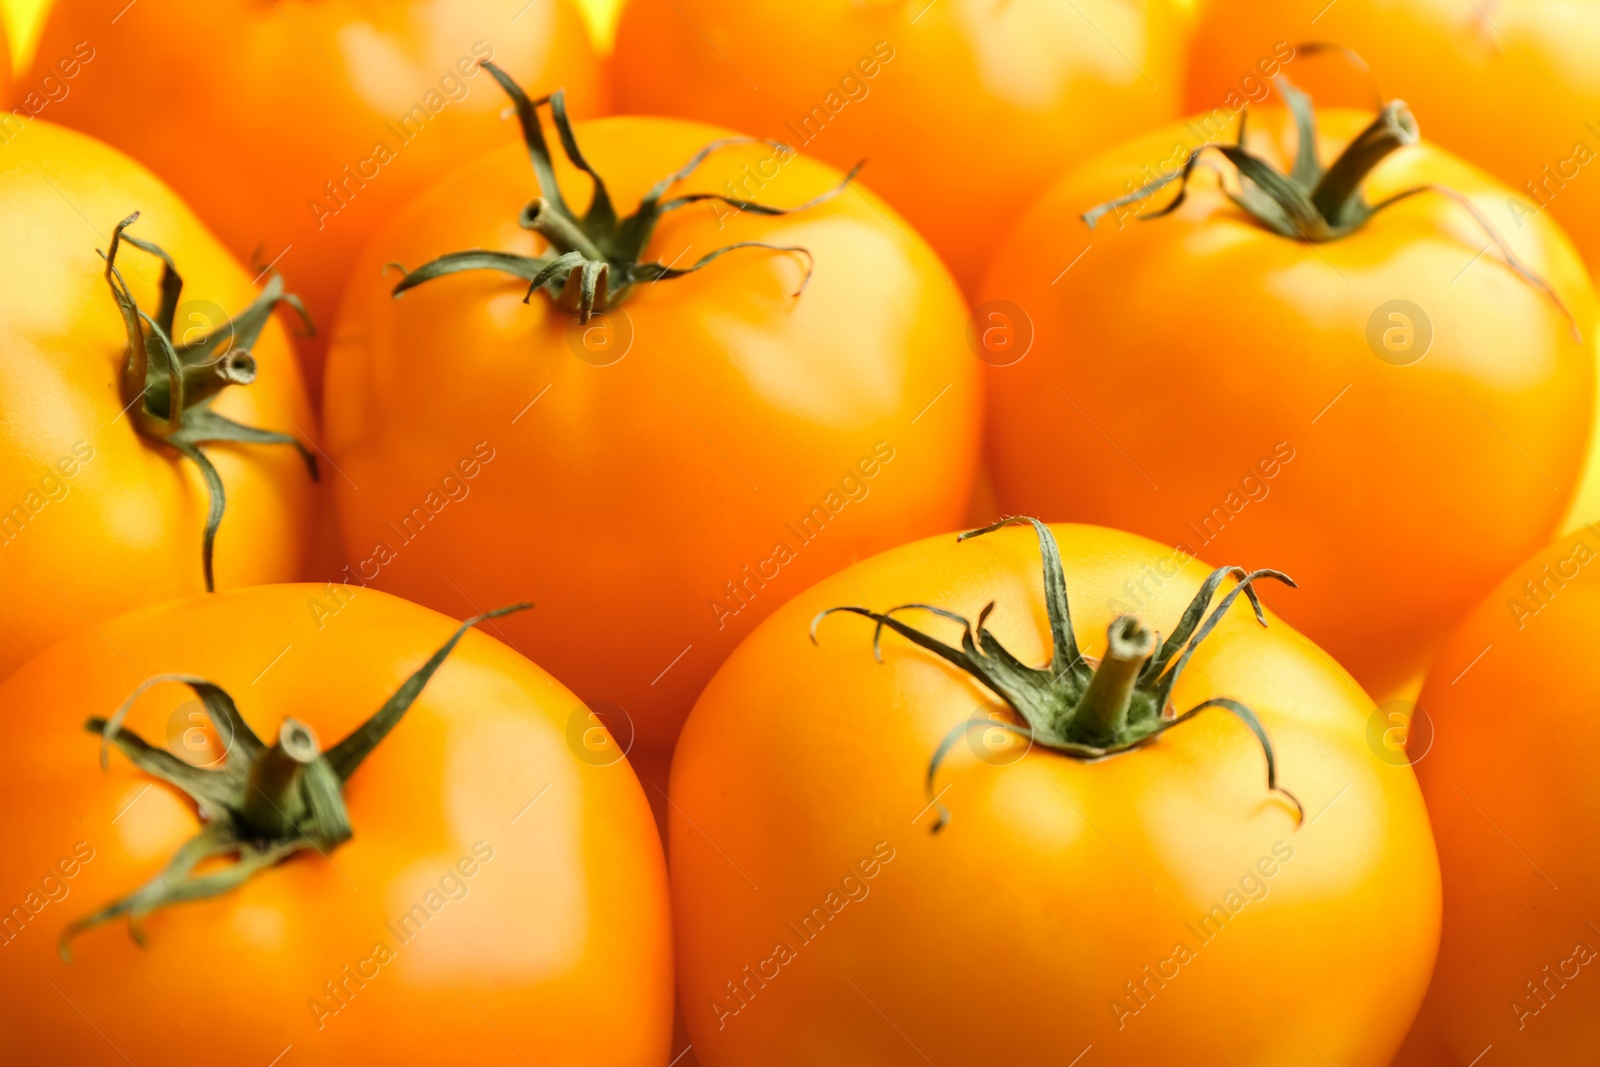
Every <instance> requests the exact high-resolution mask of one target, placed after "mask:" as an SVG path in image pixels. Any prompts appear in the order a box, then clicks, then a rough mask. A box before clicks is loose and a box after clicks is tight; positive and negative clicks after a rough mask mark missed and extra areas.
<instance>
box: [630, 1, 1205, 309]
mask: <svg viewBox="0 0 1600 1067" xmlns="http://www.w3.org/2000/svg"><path fill="white" fill-rule="evenodd" d="M1186 6H1187V5H1185V4H1181V3H1170V2H1168V0H1154V2H1149V3H1144V2H1141V3H1126V2H1124V0H1079V2H1077V3H1072V4H1063V3H1060V2H1059V0H1012V2H1009V3H994V2H992V0H942V2H938V3H930V2H929V0H865V2H863V0H813V2H811V3H806V4H794V3H792V2H788V0H632V2H631V3H629V4H628V5H627V6H626V7H625V8H624V9H623V12H622V20H621V23H620V24H619V26H618V28H617V43H616V54H615V57H614V59H613V62H612V67H611V71H612V78H613V81H614V84H615V94H616V99H617V104H618V106H619V108H621V109H622V110H624V111H629V112H637V113H643V114H655V115H681V116H683V117H685V118H692V119H699V120H701V121H704V122H713V123H716V124H718V125H721V126H728V127H730V128H732V129H736V130H741V131H744V132H746V133H751V134H757V135H760V136H762V137H772V138H776V139H778V140H781V141H784V142H786V143H788V144H790V145H792V146H794V147H795V148H797V149H799V150H800V151H802V152H805V153H807V154H808V155H814V156H816V157H817V158H819V159H822V160H826V161H827V162H829V163H832V164H833V165H834V166H836V167H841V168H843V167H849V166H852V165H854V164H855V163H856V162H857V161H858V160H860V159H863V158H866V159H868V160H869V164H868V167H867V169H866V171H864V177H865V180H866V182H867V185H868V186H869V187H871V188H872V190H873V191H874V192H877V193H879V194H881V195H882V196H883V198H884V199H885V200H887V201H889V203H891V204H893V205H894V206H895V207H896V208H897V209H898V210H899V211H900V212H901V213H902V214H903V215H905V217H906V218H907V219H909V220H910V222H911V224H912V225H913V226H915V227H916V228H917V231H918V232H919V233H921V234H922V235H923V236H924V237H926V238H927V239H928V241H929V243H931V244H932V245H933V247H934V248H936V249H937V250H938V251H939V254H940V255H941V256H942V257H943V258H944V260H945V262H946V263H947V264H948V265H949V268H950V270H951V272H952V274H953V276H954V278H955V279H956V281H957V282H959V283H960V284H961V285H962V286H963V287H964V288H966V290H967V291H968V292H972V291H975V290H976V288H977V285H978V283H979V282H980V281H981V280H982V277H983V270H984V267H985V266H986V265H987V264H988V262H989V258H990V255H991V254H992V253H993V251H994V243H995V240H996V238H997V237H998V235H1000V234H1003V233H1004V232H1006V231H1007V230H1008V229H1009V228H1010V226H1011V225H1012V223H1014V222H1015V221H1016V220H1017V218H1018V217H1019V216H1020V215H1021V214H1022V212H1023V211H1024V210H1026V208H1027V205H1028V204H1029V203H1030V202H1031V201H1032V200H1033V198H1034V197H1035V196H1037V195H1038V194H1039V193H1040V192H1041V191H1042V190H1043V189H1044V188H1045V187H1046V186H1047V185H1048V184H1049V183H1050V181H1051V180H1052V179H1054V178H1055V176H1056V175H1058V174H1059V173H1061V170H1062V169H1063V168H1064V167H1066V166H1068V165H1071V164H1074V163H1077V162H1079V161H1081V160H1083V159H1084V158H1086V157H1087V156H1088V155H1090V154H1092V153H1094V152H1096V151H1098V150H1100V149H1102V148H1105V147H1106V146H1108V145H1111V144H1114V143H1116V142H1117V141H1118V140H1120V139H1121V138H1122V137H1123V136H1125V135H1126V134H1127V133H1128V132H1129V131H1131V130H1138V129H1142V128H1146V127H1148V126H1152V125H1155V124H1156V123H1158V122H1162V121H1164V120H1167V119H1171V118H1175V117H1177V115H1178V114H1179V110H1178V101H1179V94H1180V89H1181V85H1180V83H1181V74H1180V69H1179V68H1180V64H1181V56H1182V53H1183V48H1184V44H1185V41H1186V35H1187V32H1188V23H1187V19H1186V18H1185V17H1184V16H1183V14H1182V13H1181V10H1180V9H1182V8H1184V7H1186Z"/></svg>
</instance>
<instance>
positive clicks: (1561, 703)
mask: <svg viewBox="0 0 1600 1067" xmlns="http://www.w3.org/2000/svg"><path fill="white" fill-rule="evenodd" d="M1597 569H1600V527H1596V526H1590V527H1588V528H1586V529H1584V530H1581V531H1579V532H1578V533H1575V534H1573V535H1571V536H1568V537H1564V538H1561V539H1558V540H1557V541H1556V542H1555V543H1553V544H1551V545H1550V546H1548V547H1546V548H1544V549H1542V550H1540V551H1539V552H1538V553H1536V554H1535V555H1534V556H1533V557H1532V558H1531V559H1529V560H1527V561H1526V562H1524V563H1523V564H1522V565H1520V566H1518V567H1517V568H1516V569H1515V570H1513V571H1511V572H1510V574H1509V575H1508V576H1507V577H1506V578H1505V580H1504V581H1502V582H1501V583H1500V585H1499V586H1498V587H1497V588H1496V589H1495V590H1494V591H1493V592H1491V593H1490V594H1489V595H1488V596H1487V597H1485V598H1484V599H1483V601H1482V603H1481V604H1479V606H1478V607H1477V609H1476V610H1475V611H1473V612H1472V613H1471V615H1469V616H1468V617H1467V619H1466V620H1465V621H1464V622H1463V623H1462V624H1461V627H1460V628H1459V629H1458V630H1457V631H1456V633H1455V636H1454V637H1452V638H1451V640H1450V644H1449V646H1448V647H1447V648H1446V650H1445V651H1444V653H1443V654H1442V655H1441V656H1440V657H1439V661H1438V663H1437V664H1435V665H1434V668H1433V670H1432V672H1431V673H1430V674H1429V676H1428V681H1427V684H1426V685H1425V686H1424V687H1423V689H1422V694H1421V696H1420V697H1418V699H1417V707H1418V709H1419V710H1418V712H1417V713H1416V717H1414V718H1413V720H1412V723H1411V737H1410V745H1409V749H1410V752H1411V756H1412V759H1413V760H1414V761H1415V763H1416V768H1417V776H1418V778H1419V779H1420V780H1421V782H1422V788H1423V795H1424V796H1425V797H1426V798H1427V801H1428V812H1429V815H1430V817H1431V818H1432V820H1433V826H1434V832H1435V834H1436V835H1437V837H1438V841H1439V862H1440V865H1441V866H1442V868H1443V871H1444V876H1445V891H1444V934H1443V940H1442V941H1441V944H1440V951H1439V968H1438V971H1437V972H1436V974H1435V975H1434V980H1433V987H1432V989H1431V990H1430V991H1429V994H1428V1002H1429V1008H1430V1013H1431V1014H1432V1016H1433V1018H1434V1019H1435V1020H1436V1026H1437V1029H1438V1030H1439V1031H1440V1032H1441V1033H1442V1034H1443V1036H1444V1038H1445V1041H1446V1043H1447V1044H1448V1045H1449V1048H1450V1051H1451V1053H1452V1054H1453V1056H1454V1058H1455V1062H1457V1063H1463V1064H1464V1063H1469V1062H1471V1060H1472V1059H1473V1057H1475V1056H1479V1055H1481V1054H1482V1053H1483V1051H1484V1049H1485V1048H1486V1047H1488V1046H1490V1045H1493V1047H1494V1051H1493V1052H1492V1053H1490V1054H1489V1056H1488V1057H1484V1062H1485V1063H1488V1062H1491V1057H1492V1062H1496V1063H1503V1064H1506V1065H1508V1067H1546V1065H1553V1064H1582V1063H1593V1062H1594V1061H1595V1060H1596V1059H1597V1058H1600V928H1597V927H1600V910H1597V903H1600V860H1597V858H1596V856H1595V852H1594V850H1593V849H1591V848H1588V847H1587V846H1586V845H1583V844H1580V843H1583V842H1590V841H1593V840H1595V838H1596V835H1597V834H1600V784H1597V782H1596V779H1595V774H1594V765H1593V754H1594V751H1595V748H1596V746H1597V745H1600V724H1597V723H1596V720H1595V717H1594V715H1593V714H1591V713H1590V712H1589V710H1588V705H1589V702H1590V701H1591V700H1592V699H1593V694H1594V693H1595V691H1596V689H1597V688H1600V661H1597V660H1596V657H1595V655H1594V647H1595V642H1596V641H1600V579H1597V577H1596V574H1595V573H1594V572H1595V571H1596V570H1597ZM1419 719H1420V720H1421V722H1420V723H1419V721H1418V720H1419Z"/></svg>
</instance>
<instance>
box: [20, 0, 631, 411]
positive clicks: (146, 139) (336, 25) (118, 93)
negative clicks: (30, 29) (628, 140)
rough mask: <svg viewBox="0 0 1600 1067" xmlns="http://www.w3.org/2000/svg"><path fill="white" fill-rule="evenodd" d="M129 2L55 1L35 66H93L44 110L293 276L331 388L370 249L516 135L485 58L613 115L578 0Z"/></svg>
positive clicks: (313, 366) (310, 363) (245, 256)
mask: <svg viewBox="0 0 1600 1067" xmlns="http://www.w3.org/2000/svg"><path fill="white" fill-rule="evenodd" d="M125 7H126V3H125V0H85V2H81V3H80V2H74V3H61V4H56V5H55V7H54V9H53V10H52V12H51V15H50V18H49V20H48V22H47V24H46V27H45V31H44V37H43V39H42V40H41V41H40V44H39V47H38V51H37V57H38V59H37V63H36V64H35V66H36V67H37V66H38V65H39V64H45V63H50V62H53V61H54V60H55V59H56V58H57V57H59V56H63V55H71V54H72V53H73V51H74V49H75V48H77V47H78V42H82V41H87V42H88V43H89V44H90V46H91V48H92V50H93V52H94V58H93V60H92V61H91V62H88V63H85V64H84V65H83V66H82V70H81V72H80V73H79V74H78V76H77V77H76V78H74V79H73V80H72V81H70V82H69V83H68V85H69V86H70V90H71V91H70V93H69V95H67V96H66V97H65V98H64V99H63V100H61V102H60V103H58V104H51V105H50V110H49V111H48V112H46V114H47V115H48V116H49V117H50V118H51V119H53V120H55V121H58V122H62V123H65V124H67V125H69V126H74V127H76V128H78V129H81V130H84V131H86V132H88V133H92V134H94V135H95V136H96V137H99V138H101V139H103V140H105V141H107V142H108V143H110V144H113V145H115V146H117V147H118V148H121V149H122V150H124V151H126V152H128V153H129V154H130V155H132V156H133V157H134V158H136V159H138V160H139V161H140V162H141V163H143V164H145V165H146V166H147V167H150V168H151V169H152V170H154V171H155V172H156V173H157V174H160V175H161V176H162V177H163V178H165V179H166V180H167V181H168V182H170V183H172V185H173V187H174V188H176V189H177V190H178V192H179V194H180V195H182V196H183V197H184V198H185V199H186V200H187V201H188V202H189V203H190V204H192V205H193V206H194V208H195V210H196V211H197V212H199V214H200V217H201V218H203V219H205V220H206V222H207V223H208V224H209V225H210V226H212V227H213V228H215V230H216V231H217V234H218V235H219V236H220V237H221V238H222V240H223V243H224V244H226V245H227V246H228V249H229V250H230V251H231V252H233V254H234V255H235V256H236V257H238V258H239V260H240V261H241V262H243V263H247V264H258V265H263V266H264V265H266V264H267V263H269V262H273V263H275V266H276V268H277V269H278V270H280V271H282V272H283V273H284V274H285V275H286V276H288V277H290V278H294V279H296V280H297V281H296V284H297V287H298V290H299V292H300V294H301V296H302V297H303V298H304V299H305V301H306V305H307V307H308V308H309V309H310V312H311V315H312V318H313V320H314V321H315V322H316V323H317V325H318V327H319V330H321V331H322V332H321V333H319V335H318V336H317V337H313V338H307V339H305V340H304V341H303V342H302V343H301V345H300V348H301V352H302V355H303V357H304V358H305V361H306V370H307V376H308V378H309V380H310V381H311V384H312V387H313V390H314V392H315V393H317V394H318V395H320V386H321V382H322V357H323V346H324V345H325V343H326V336H327V335H326V329H327V327H328V326H329V325H330V324H331V323H332V321H333V315H334V311H335V308H336V307H337V305H338V300H339V294H340V293H341V292H342V291H343V289H344V285H345V282H346V280H347V278H348V277H349V273H350V268H351V265H352V264H353V263H354V261H355V258H356V256H357V255H358V254H359V253H360V251H361V247H362V245H363V244H364V243H365V242H366V239H367V238H368V237H369V236H370V235H371V233H372V232H373V230H374V229H376V228H377V226H378V225H379V224H380V223H381V222H382V221H383V220H384V219H386V218H388V217H389V216H390V215H392V214H393V213H394V212H395V211H397V210H398V209H399V208H400V207H401V205H403V204H405V203H406V201H408V200H410V199H411V197H412V196H414V195H415V194H416V193H417V191H418V190H420V189H422V188H424V187H426V186H427V185H428V184H429V183H431V182H433V181H436V180H437V179H438V177H439V175H441V174H443V173H444V172H445V171H447V170H450V169H451V168H453V167H455V166H457V165H459V164H460V162H461V161H463V160H466V159H471V158H472V157H474V156H476V155H478V154H479V153H481V152H484V151H486V150H488V149H489V148H491V147H493V146H495V145H498V144H500V143H502V141H503V139H504V137H505V136H506V126H505V124H504V123H503V122H502V120H501V110H502V109H503V108H504V106H505V98H504V96H503V95H502V94H501V93H500V90H499V89H498V88H497V87H496V86H495V85H494V83H493V82H492V80H491V79H490V78H488V77H486V76H481V75H480V74H479V71H478V68H477V66H476V64H477V63H478V61H479V60H482V59H493V60H494V61H495V62H496V63H498V64H499V65H500V66H502V67H504V68H505V69H507V70H508V71H510V72H511V74H512V75H513V76H515V77H516V78H518V79H519V80H520V81H521V83H522V84H523V85H524V86H526V87H527V88H528V90H529V91H530V92H551V91H553V90H555V89H558V88H561V87H563V86H565V87H566V89H567V90H568V93H569V95H570V98H571V100H572V106H573V108H574V110H575V111H576V112H577V113H579V114H594V113H600V112H603V111H604V108H605V96H604V92H605V90H604V86H603V85H602V84H601V83H600V80H599V70H598V65H597V63H596V60H595V58H594V56H593V53H592V47H591V44H590V41H589V38H588V34H587V31H586V29H585V27H584V25H583V21H582V18H581V16H580V15H579V14H578V12H577V10H576V8H575V7H574V6H573V4H572V3H571V0H550V2H548V3H543V2H541V3H538V4H532V5H529V4H527V3H526V0H403V2H400V3H389V4H371V3H367V2H365V0H328V2H324V0H291V2H288V3H273V4H260V3H255V2H253V0H226V2H223V3H211V2H207V3H197V2H195V0H141V2H140V3H139V4H137V5H135V6H133V7H131V8H128V9H127V10H122V9H123V8H125ZM119 11H121V14H120V15H119ZM113 16H117V17H116V18H113ZM153 115H154V116H158V120H156V119H153V118H152V116H153ZM197 145H203V146H205V147H204V148H203V149H197ZM197 151H200V152H202V153H203V155H204V157H205V159H206V163H205V164H204V165H198V164H197V162H196V153H197ZM280 257H281V258H280ZM251 273H252V274H254V273H255V271H254V270H252V271H251Z"/></svg>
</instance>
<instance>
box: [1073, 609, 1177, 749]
mask: <svg viewBox="0 0 1600 1067" xmlns="http://www.w3.org/2000/svg"><path fill="white" fill-rule="evenodd" d="M1106 638H1107V642H1108V643H1107V645H1106V654H1105V658H1104V659H1102V660H1101V661H1100V666H1099V667H1097V668H1096V669H1095V672H1094V677H1093V678H1091V679H1090V680H1089V686H1088V688H1087V689H1085V690H1084V691H1083V698H1082V699H1081V700H1080V701H1079V702H1078V706H1077V707H1076V708H1075V709H1073V711H1072V717H1071V720H1070V724H1069V726H1068V734H1069V736H1070V737H1071V738H1072V739H1073V740H1074V741H1077V742H1079V743H1080V744H1085V745H1105V744H1108V743H1110V742H1113V741H1115V740H1117V739H1118V738H1120V737H1121V736H1122V733H1123V731H1124V729H1125V728H1126V727H1127V725H1128V709H1129V708H1130V707H1131V706H1132V704H1133V695H1134V690H1135V688H1136V687H1137V685H1138V682H1139V672H1140V670H1142V669H1143V667H1144V664H1145V661H1146V660H1147V659H1149V658H1150V654H1151V653H1152V652H1154V651H1155V649H1156V638H1155V634H1153V633H1151V632H1150V631H1149V630H1147V629H1145V628H1144V626H1143V625H1141V624H1140V622H1139V620H1138V619H1136V618H1134V617H1133V616H1132V615H1120V616H1118V617H1117V618H1116V619H1114V620H1112V622H1111V625H1110V626H1108V627H1107V628H1106Z"/></svg>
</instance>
